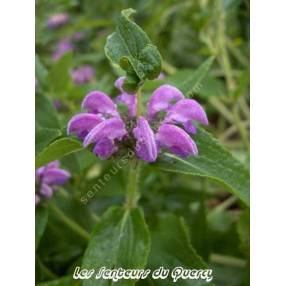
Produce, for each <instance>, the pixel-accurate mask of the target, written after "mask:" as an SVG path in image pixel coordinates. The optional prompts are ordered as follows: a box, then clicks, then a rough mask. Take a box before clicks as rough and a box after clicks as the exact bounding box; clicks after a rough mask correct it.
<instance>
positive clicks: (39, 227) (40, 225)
mask: <svg viewBox="0 0 286 286" xmlns="http://www.w3.org/2000/svg"><path fill="white" fill-rule="evenodd" d="M47 222H48V210H47V209H46V208H44V207H42V206H38V207H37V208H36V230H35V239H36V249H37V248H38V245H39V243H40V240H41V237H42V235H43V234H44V231H45V229H46V226H47Z"/></svg>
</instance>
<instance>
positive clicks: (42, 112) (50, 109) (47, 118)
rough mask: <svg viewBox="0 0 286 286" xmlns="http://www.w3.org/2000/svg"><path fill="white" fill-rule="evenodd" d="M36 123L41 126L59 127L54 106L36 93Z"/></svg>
mask: <svg viewBox="0 0 286 286" xmlns="http://www.w3.org/2000/svg"><path fill="white" fill-rule="evenodd" d="M36 125H37V126H38V127H39V126H40V127H43V128H52V129H53V128H54V129H59V128H60V123H59V119H58V115H57V111H56V109H55V107H54V106H53V104H52V103H51V101H50V100H49V99H48V98H47V97H46V96H44V95H42V94H37V95H36Z"/></svg>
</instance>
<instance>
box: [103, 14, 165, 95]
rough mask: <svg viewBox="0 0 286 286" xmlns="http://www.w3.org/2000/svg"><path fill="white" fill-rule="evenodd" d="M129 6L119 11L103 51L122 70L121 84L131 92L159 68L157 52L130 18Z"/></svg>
mask: <svg viewBox="0 0 286 286" xmlns="http://www.w3.org/2000/svg"><path fill="white" fill-rule="evenodd" d="M133 13H135V10H133V9H126V10H123V11H121V15H120V17H119V20H118V25H117V28H116V31H115V32H114V33H113V34H111V35H110V36H109V37H108V38H107V42H106V45H105V54H106V56H107V57H108V58H109V60H110V61H111V62H112V63H113V64H114V65H116V66H120V67H121V68H122V69H123V70H125V72H126V75H127V80H126V81H125V82H124V86H123V88H124V89H125V90H126V91H130V92H134V91H136V90H137V89H138V86H139V85H142V84H143V82H144V81H145V80H146V79H155V78H157V77H158V75H159V74H160V71H161V64H162V63H161V61H162V60H161V55H160V53H159V51H158V49H157V48H156V46H154V45H153V44H152V42H151V40H150V39H149V37H148V36H147V35H146V33H145V32H144V31H143V30H142V29H141V28H140V27H139V26H138V25H137V24H136V23H134V22H133V21H132V20H131V19H130V16H131V15H132V14H133Z"/></svg>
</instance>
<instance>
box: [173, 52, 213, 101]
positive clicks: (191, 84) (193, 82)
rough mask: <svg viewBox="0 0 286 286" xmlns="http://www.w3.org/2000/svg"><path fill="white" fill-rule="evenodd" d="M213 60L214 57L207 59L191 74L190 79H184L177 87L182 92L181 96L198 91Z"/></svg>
mask: <svg viewBox="0 0 286 286" xmlns="http://www.w3.org/2000/svg"><path fill="white" fill-rule="evenodd" d="M214 59H215V58H214V57H209V58H208V59H207V60H205V61H204V62H203V63H202V64H201V65H200V67H199V68H198V69H197V70H196V71H195V72H194V73H193V74H191V76H190V77H188V78H186V79H185V80H184V81H182V82H181V83H180V84H179V85H178V86H177V87H178V88H179V89H180V90H181V91H182V92H183V94H185V95H186V96H187V95H190V94H192V93H193V92H197V91H198V90H199V88H200V82H201V81H202V80H203V79H204V77H205V76H206V74H207V72H208V71H209V69H210V67H211V66H212V64H213V61H214Z"/></svg>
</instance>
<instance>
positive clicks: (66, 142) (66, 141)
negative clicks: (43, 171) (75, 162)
mask: <svg viewBox="0 0 286 286" xmlns="http://www.w3.org/2000/svg"><path fill="white" fill-rule="evenodd" d="M80 150H82V146H81V144H80V143H79V142H78V141H76V140H74V139H72V138H68V137H64V138H60V139H58V140H56V141H54V142H53V143H51V144H50V145H48V146H47V147H46V148H45V149H43V150H42V151H41V152H40V153H39V154H38V155H37V156H36V168H39V167H41V166H43V165H46V164H48V163H49V162H51V161H54V160H58V159H60V158H62V157H64V156H66V155H69V154H71V153H74V152H77V151H80Z"/></svg>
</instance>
